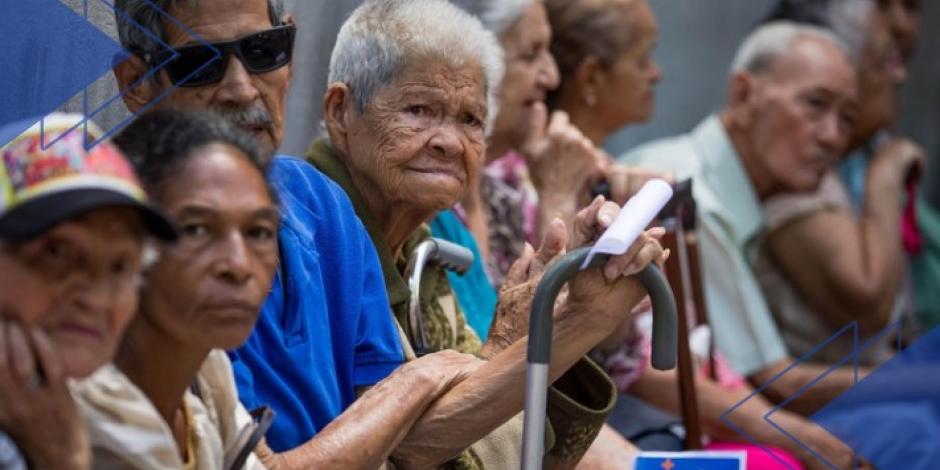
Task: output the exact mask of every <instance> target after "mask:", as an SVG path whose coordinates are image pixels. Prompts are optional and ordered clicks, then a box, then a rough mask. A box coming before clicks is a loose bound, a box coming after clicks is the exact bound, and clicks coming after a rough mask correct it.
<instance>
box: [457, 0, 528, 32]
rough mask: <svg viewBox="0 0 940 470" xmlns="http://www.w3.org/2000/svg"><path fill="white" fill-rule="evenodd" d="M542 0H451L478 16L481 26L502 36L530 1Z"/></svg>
mask: <svg viewBox="0 0 940 470" xmlns="http://www.w3.org/2000/svg"><path fill="white" fill-rule="evenodd" d="M540 1H542V0H453V2H454V4H456V5H457V6H459V7H460V8H463V9H464V10H466V11H467V12H468V13H470V14H472V15H474V16H476V17H477V18H480V21H482V22H483V26H485V27H486V29H488V30H490V31H492V32H493V34H495V35H496V36H502V35H503V33H505V32H506V30H508V29H509V28H510V27H512V25H514V24H515V23H516V21H518V20H519V17H521V16H522V14H523V13H524V12H525V9H526V8H528V7H529V5H531V4H532V2H540Z"/></svg>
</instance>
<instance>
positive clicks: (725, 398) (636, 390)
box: [546, 0, 851, 470]
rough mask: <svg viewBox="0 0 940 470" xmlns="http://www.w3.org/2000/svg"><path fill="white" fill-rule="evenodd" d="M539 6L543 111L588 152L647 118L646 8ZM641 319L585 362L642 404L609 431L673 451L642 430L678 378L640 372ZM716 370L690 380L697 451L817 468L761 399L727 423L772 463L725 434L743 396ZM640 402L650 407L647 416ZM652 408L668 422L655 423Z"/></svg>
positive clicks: (812, 437)
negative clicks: (544, 68)
mask: <svg viewBox="0 0 940 470" xmlns="http://www.w3.org/2000/svg"><path fill="white" fill-rule="evenodd" d="M546 6H547V8H548V19H549V22H550V23H551V25H552V32H553V35H552V45H551V48H552V52H553V55H554V56H555V57H557V58H558V65H559V70H560V71H561V85H560V86H559V87H558V89H557V90H556V91H555V92H553V93H552V94H551V95H549V103H552V104H555V105H557V106H560V108H561V109H563V110H564V111H566V112H567V113H568V115H569V116H571V122H572V123H573V124H574V125H576V126H577V127H578V128H579V129H582V130H583V131H584V133H585V134H586V135H591V136H596V139H597V140H596V141H595V144H596V145H601V144H602V143H603V141H604V140H605V139H607V137H609V135H610V134H611V133H613V132H614V131H616V130H617V129H619V128H621V127H622V126H624V125H627V124H633V123H637V122H642V121H646V120H648V119H649V118H650V117H651V116H652V113H653V104H654V100H653V99H651V98H652V97H653V88H654V86H655V85H656V83H657V82H658V80H659V78H660V70H659V67H658V66H657V65H656V63H655V61H654V60H653V59H652V56H651V52H652V48H653V45H654V44H655V43H656V37H657V25H656V19H655V17H654V16H653V13H652V11H651V10H650V7H649V5H648V4H647V2H646V1H645V0H605V1H588V0H549V1H547V2H546ZM641 318H642V317H641ZM641 318H631V319H630V320H628V321H627V322H625V325H624V330H625V331H623V332H618V333H617V334H615V335H612V337H611V338H608V339H607V340H605V342H604V343H603V344H602V345H601V346H600V347H598V348H597V349H596V350H595V355H594V356H593V357H596V358H598V359H599V360H600V361H599V362H600V364H602V365H604V366H605V368H606V369H607V371H608V372H609V373H610V374H611V377H612V378H613V379H614V382H615V383H616V384H617V387H618V389H619V390H620V391H621V393H626V394H630V395H632V396H633V397H636V398H639V399H640V400H642V401H640V400H637V399H636V398H632V397H623V396H622V397H621V398H620V399H618V401H617V407H616V408H615V409H614V412H613V414H612V415H611V419H610V423H611V424H612V425H613V426H614V427H615V428H616V429H617V430H618V431H620V432H623V433H624V435H625V436H626V437H628V438H631V437H634V436H644V435H646V436H648V437H647V438H644V439H641V440H638V441H635V444H637V445H638V446H640V447H642V448H644V449H647V450H672V449H677V448H681V445H682V444H681V442H680V441H681V440H680V439H679V438H678V437H673V438H672V439H671V440H669V439H667V438H668V437H669V436H667V435H665V434H664V433H659V432H652V433H651V432H650V431H652V430H656V431H659V430H662V429H664V428H666V427H667V425H668V423H676V422H678V421H679V419H678V418H677V417H676V416H675V415H679V414H680V400H679V395H678V393H677V390H679V388H678V380H679V375H678V373H677V371H675V370H671V371H657V370H654V369H652V367H650V365H649V362H648V361H649V356H648V354H649V352H648V350H647V348H648V346H649V338H650V335H649V333H650V332H649V330H648V329H647V328H643V327H641V326H640V325H644V326H646V325H648V322H646V321H644V320H645V319H641ZM692 349H694V347H693V348H692ZM703 361H705V362H707V359H703ZM703 363H704V362H703ZM718 370H719V371H720V373H719V374H718V375H719V380H718V381H717V382H716V381H713V380H711V379H710V378H709V377H708V376H707V375H706V374H700V375H699V377H697V379H696V380H695V387H696V395H697V397H698V401H699V405H698V411H699V415H700V417H701V423H702V425H703V427H704V431H705V432H707V433H708V434H709V436H710V437H711V439H712V441H711V442H710V443H709V444H708V445H707V446H706V449H715V448H718V449H729V448H731V449H744V450H747V451H748V459H747V465H748V468H755V469H762V470H769V469H786V468H790V467H788V465H793V466H794V467H796V466H798V465H799V463H797V461H796V460H795V459H793V458H792V457H790V455H788V454H792V455H793V456H798V457H800V460H802V461H803V462H804V463H806V464H807V465H809V466H812V465H818V462H819V461H818V459H816V458H815V456H814V455H813V454H812V453H811V452H809V451H807V450H806V449H804V448H803V447H802V446H801V445H800V443H799V442H797V441H795V440H793V439H790V438H789V437H788V436H787V435H786V434H784V433H781V432H776V430H774V429H773V428H772V427H768V426H767V425H766V423H765V422H764V421H763V419H762V417H763V416H764V415H765V414H766V413H768V412H770V410H771V407H772V406H771V405H770V403H768V402H767V401H766V400H764V399H763V398H762V397H754V398H753V399H752V400H751V402H750V403H749V404H748V405H747V406H743V407H740V408H738V409H737V410H736V411H735V412H734V413H731V414H729V415H728V416H727V418H728V419H730V420H731V422H732V423H733V424H734V426H736V427H738V428H739V429H740V430H741V431H743V432H745V433H748V434H750V435H751V436H754V437H755V438H756V439H757V440H758V442H760V443H761V445H762V446H764V447H767V446H777V447H778V449H775V450H774V451H773V452H774V455H773V456H771V455H770V454H767V453H765V452H764V450H763V449H762V448H761V447H758V446H756V445H750V446H749V445H748V443H746V441H745V440H744V437H743V436H742V435H740V434H739V433H738V432H736V431H735V430H733V429H731V428H729V427H728V426H727V425H726V424H725V423H724V422H723V420H722V415H723V414H724V413H725V412H726V411H728V410H730V409H731V408H732V407H734V406H735V405H736V404H737V403H738V402H740V401H742V400H744V399H745V398H746V397H748V395H750V394H751V392H753V388H752V387H750V386H748V385H747V384H746V382H745V381H743V380H742V379H741V377H740V376H737V375H736V374H734V373H733V372H731V371H728V370H727V367H720V368H718ZM648 404H653V405H655V406H656V407H657V408H656V409H652V410H650V409H649V405H648ZM660 409H662V410H665V411H667V412H669V413H671V414H672V415H670V416H662V413H661V412H660V411H659V410H660ZM775 416H776V418H775V419H778V420H781V419H782V420H783V421H786V423H787V424H786V426H785V428H786V429H787V431H788V432H789V433H791V434H793V435H795V436H798V440H799V441H802V442H807V443H812V444H810V445H811V446H813V447H814V449H813V450H814V451H815V452H817V453H819V454H821V455H823V456H824V457H825V458H827V459H828V460H829V461H830V462H836V463H837V464H840V465H848V464H850V462H851V449H849V447H848V446H846V445H844V444H842V443H840V442H838V441H837V440H836V439H834V438H833V437H832V436H830V435H829V434H828V433H826V432H821V431H820V429H819V428H818V427H817V426H815V425H814V424H812V423H811V422H810V421H809V420H807V419H806V418H804V417H802V416H799V415H796V414H794V413H792V412H790V411H787V410H780V411H778V412H777V414H776V415H775ZM644 417H645V418H644ZM782 449H785V452H784V451H782ZM778 459H780V461H778ZM787 459H789V460H787ZM781 462H786V463H781Z"/></svg>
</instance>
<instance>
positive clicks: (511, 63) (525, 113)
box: [493, 0, 560, 157]
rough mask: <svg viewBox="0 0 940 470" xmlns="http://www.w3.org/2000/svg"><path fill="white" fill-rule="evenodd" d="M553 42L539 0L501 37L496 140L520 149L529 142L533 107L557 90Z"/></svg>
mask: <svg viewBox="0 0 940 470" xmlns="http://www.w3.org/2000/svg"><path fill="white" fill-rule="evenodd" d="M551 42H552V30H551V26H550V25H549V22H548V14H547V13H546V11H545V5H543V4H542V2H541V1H539V0H534V1H532V2H531V4H530V5H529V7H528V8H526V10H525V12H524V13H523V14H522V16H520V17H519V19H518V20H516V22H515V23H514V24H513V25H512V26H511V27H510V28H509V29H508V30H506V32H504V33H503V35H502V37H500V43H501V44H502V46H503V49H504V51H505V54H506V72H505V75H504V76H503V81H502V84H501V85H500V89H499V114H498V115H497V116H496V122H495V124H494V128H493V139H494V140H496V139H499V140H501V141H503V142H506V144H507V145H509V146H510V147H518V146H521V145H522V144H523V143H524V142H525V141H526V139H527V138H528V133H529V131H530V127H531V125H530V123H531V122H532V108H533V106H534V105H535V104H536V103H544V102H545V97H546V96H547V95H548V92H550V91H552V90H554V89H555V88H557V87H558V85H559V83H560V78H559V72H558V64H556V63H555V58H554V57H552V54H551V51H550V50H549V47H550V46H551ZM495 157H499V156H495Z"/></svg>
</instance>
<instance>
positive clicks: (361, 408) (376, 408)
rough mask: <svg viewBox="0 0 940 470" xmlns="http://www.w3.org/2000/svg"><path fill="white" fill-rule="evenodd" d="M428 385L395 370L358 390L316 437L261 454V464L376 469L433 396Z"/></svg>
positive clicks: (275, 468)
mask: <svg viewBox="0 0 940 470" xmlns="http://www.w3.org/2000/svg"><path fill="white" fill-rule="evenodd" d="M431 385H432V384H425V383H423V382H422V381H421V380H417V379H415V378H414V377H412V376H409V375H408V374H407V373H398V372H396V374H393V375H392V376H390V377H389V378H387V379H386V380H384V381H382V382H380V383H379V384H377V385H376V386H375V387H373V388H372V389H370V390H369V391H367V392H365V393H364V394H362V396H361V397H359V399H357V400H356V401H355V402H354V403H353V404H352V406H350V407H349V408H348V409H346V411H345V412H343V414H342V415H340V416H339V417H338V418H337V419H336V420H334V421H333V422H332V423H330V424H329V425H328V426H327V427H326V428H324V429H323V430H322V431H321V432H319V433H318V434H317V435H316V437H314V438H313V439H311V440H310V441H308V442H307V443H305V444H304V445H302V446H300V447H298V448H296V449H293V450H290V451H287V452H282V453H280V454H277V455H270V456H268V458H263V459H262V460H263V463H264V464H265V466H267V467H268V468H269V469H272V470H286V469H306V468H349V469H358V468H361V469H374V468H377V467H379V466H380V465H381V464H382V463H383V462H385V461H386V460H388V458H389V455H390V454H391V453H392V451H393V450H394V449H395V448H396V447H398V445H399V443H400V442H401V441H402V439H404V437H405V435H406V434H407V433H408V431H409V429H411V427H412V426H413V425H414V423H415V421H416V420H417V419H418V418H419V417H420V416H421V414H422V413H424V412H425V410H426V409H427V407H428V405H429V404H430V403H431V402H432V401H433V400H434V399H435V398H436V396H435V393H434V392H435V387H433V386H431Z"/></svg>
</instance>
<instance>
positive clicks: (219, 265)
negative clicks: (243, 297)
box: [212, 230, 251, 284]
mask: <svg viewBox="0 0 940 470" xmlns="http://www.w3.org/2000/svg"><path fill="white" fill-rule="evenodd" d="M214 255H215V261H214V263H213V265H212V272H213V274H214V275H215V276H216V277H218V278H219V279H221V280H223V281H224V282H227V283H230V284H244V283H245V282H247V281H248V279H249V278H250V277H251V255H250V253H249V250H248V246H247V245H246V243H245V237H244V236H242V233H241V232H240V231H238V230H233V231H232V232H231V233H230V234H229V235H228V237H226V238H225V239H224V240H223V241H222V242H221V243H219V246H218V247H216V250H215V253H214Z"/></svg>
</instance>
